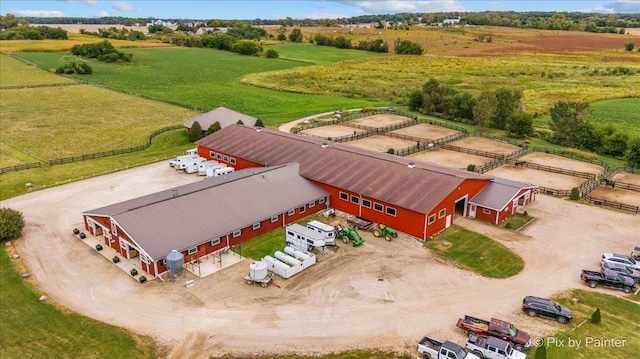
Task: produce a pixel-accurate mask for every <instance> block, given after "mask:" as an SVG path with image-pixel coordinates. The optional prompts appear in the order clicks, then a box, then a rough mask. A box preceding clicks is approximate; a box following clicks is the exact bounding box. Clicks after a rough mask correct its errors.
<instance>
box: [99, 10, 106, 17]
mask: <svg viewBox="0 0 640 359" xmlns="http://www.w3.org/2000/svg"><path fill="white" fill-rule="evenodd" d="M106 16H109V13H108V12H106V11H104V10H102V11H100V12H99V13H97V14H96V17H106Z"/></svg>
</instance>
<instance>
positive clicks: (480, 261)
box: [425, 225, 524, 278]
mask: <svg viewBox="0 0 640 359" xmlns="http://www.w3.org/2000/svg"><path fill="white" fill-rule="evenodd" d="M425 245H426V246H427V248H429V249H430V250H432V251H433V252H435V253H436V254H438V255H439V256H442V257H444V258H447V259H449V260H451V261H453V262H455V263H456V264H458V265H459V266H460V267H462V268H464V269H468V270H470V271H472V272H475V273H477V274H479V275H481V276H484V277H489V278H508V277H511V276H514V275H516V274H518V273H520V271H521V270H522V268H524V262H523V260H522V258H520V257H519V256H518V255H516V254H515V253H513V252H512V251H511V250H509V249H508V248H507V247H505V246H503V245H502V244H500V243H498V242H496V241H494V240H493V239H491V238H489V237H486V236H484V235H482V234H479V233H475V232H472V231H469V230H466V229H464V228H461V227H458V226H455V225H454V226H451V227H450V228H447V229H446V230H444V231H443V232H441V233H440V234H438V235H437V236H435V237H434V238H432V239H429V240H428V241H427V242H426V243H425Z"/></svg>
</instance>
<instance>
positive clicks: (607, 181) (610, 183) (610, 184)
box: [603, 178, 616, 189]
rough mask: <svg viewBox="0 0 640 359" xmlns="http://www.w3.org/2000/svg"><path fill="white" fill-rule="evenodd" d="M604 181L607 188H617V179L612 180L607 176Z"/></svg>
mask: <svg viewBox="0 0 640 359" xmlns="http://www.w3.org/2000/svg"><path fill="white" fill-rule="evenodd" d="M603 181H604V187H605V188H607V187H611V189H614V188H616V181H612V180H610V179H606V178H605V179H604V180H603Z"/></svg>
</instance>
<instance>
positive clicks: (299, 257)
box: [284, 247, 309, 261]
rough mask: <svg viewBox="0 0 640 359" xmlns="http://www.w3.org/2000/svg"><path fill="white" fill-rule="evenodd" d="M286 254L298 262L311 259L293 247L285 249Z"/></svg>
mask: <svg viewBox="0 0 640 359" xmlns="http://www.w3.org/2000/svg"><path fill="white" fill-rule="evenodd" d="M284 252H285V253H286V254H288V255H290V256H293V257H295V258H296V259H297V260H300V261H306V260H307V259H309V255H308V254H306V253H303V252H300V251H297V250H295V249H293V247H284Z"/></svg>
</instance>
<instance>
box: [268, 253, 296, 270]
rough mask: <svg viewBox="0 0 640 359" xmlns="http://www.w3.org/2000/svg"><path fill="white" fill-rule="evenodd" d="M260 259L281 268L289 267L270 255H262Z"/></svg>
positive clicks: (286, 268)
mask: <svg viewBox="0 0 640 359" xmlns="http://www.w3.org/2000/svg"><path fill="white" fill-rule="evenodd" d="M262 260H264V261H265V262H267V263H269V264H270V265H272V266H275V267H278V268H280V269H282V270H288V269H289V268H290V266H288V265H287V264H286V263H283V262H280V261H279V260H277V259H275V258H273V257H271V256H264V258H262Z"/></svg>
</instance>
